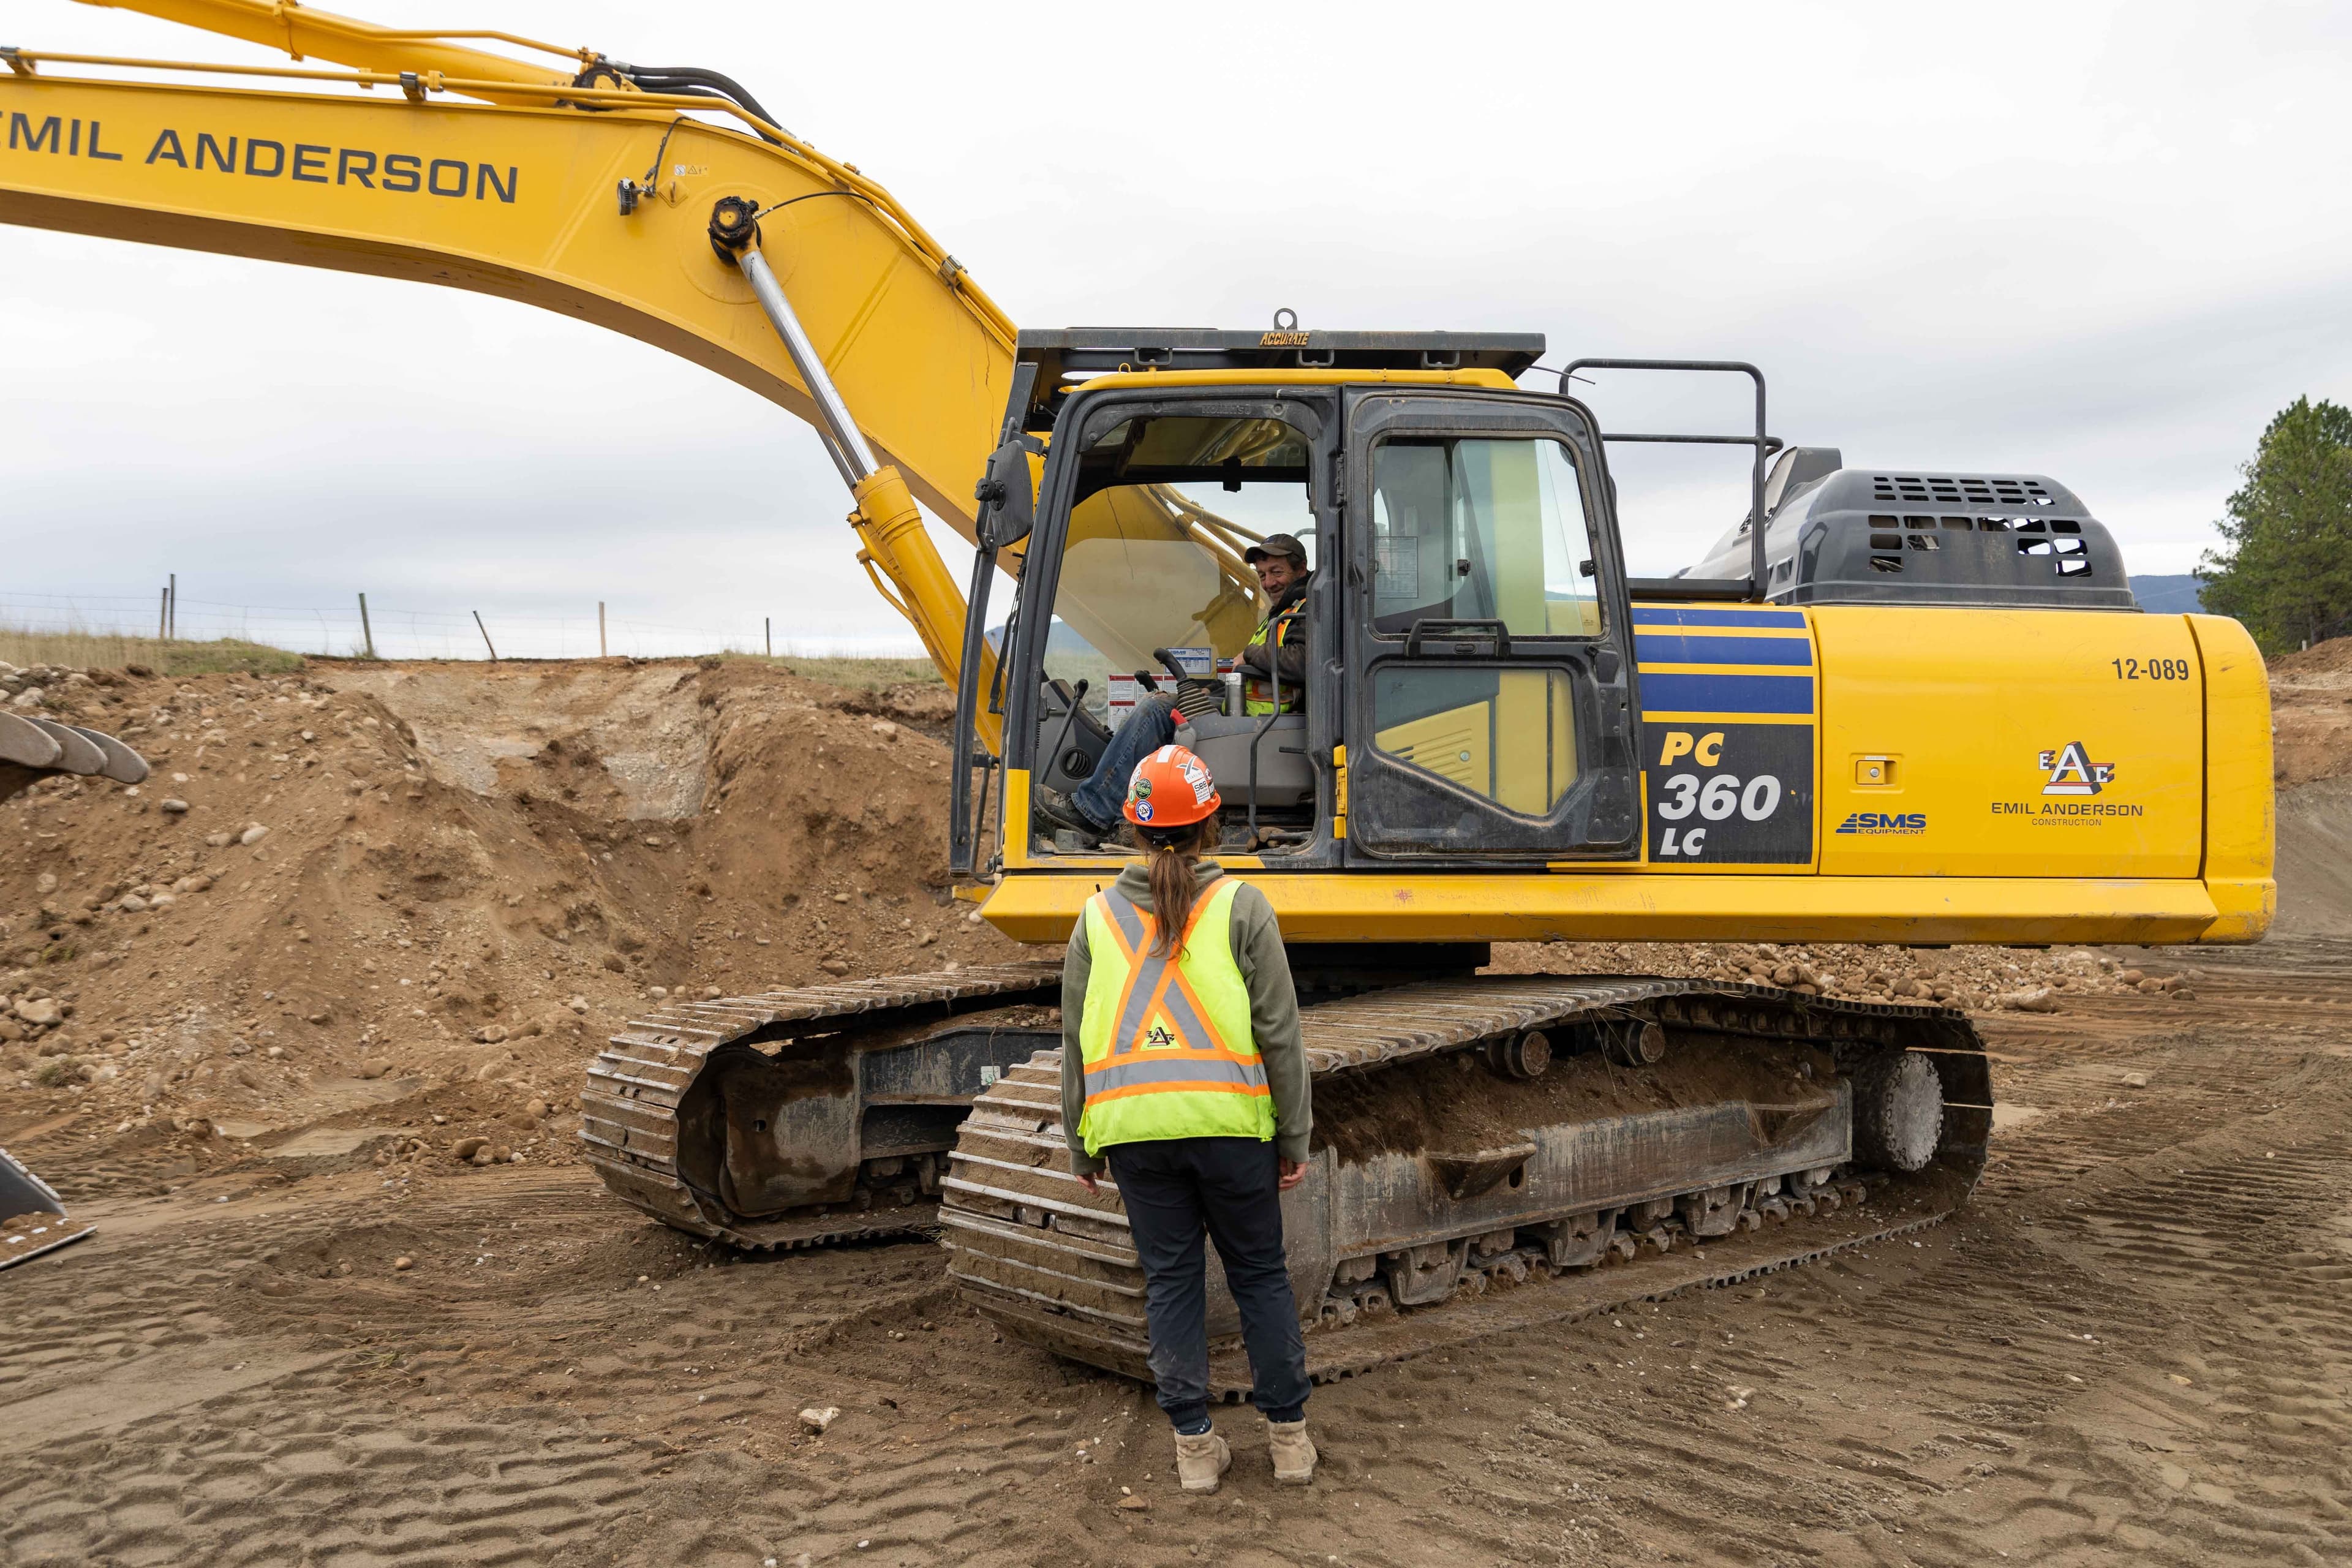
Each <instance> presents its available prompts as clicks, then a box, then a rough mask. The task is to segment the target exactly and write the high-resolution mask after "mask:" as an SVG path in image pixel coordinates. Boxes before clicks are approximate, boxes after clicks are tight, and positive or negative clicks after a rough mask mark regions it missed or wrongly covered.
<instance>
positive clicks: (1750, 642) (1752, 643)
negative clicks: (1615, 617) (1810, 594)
mask: <svg viewBox="0 0 2352 1568" xmlns="http://www.w3.org/2000/svg"><path fill="white" fill-rule="evenodd" d="M1633 658H1635V659H1636V660H1637V661H1638V662H1640V663H1643V664H1796V665H1811V663H1812V662H1813V641H1812V639H1811V637H1678V636H1676V635H1675V634H1674V633H1672V632H1638V633H1636V634H1634V637H1633Z"/></svg>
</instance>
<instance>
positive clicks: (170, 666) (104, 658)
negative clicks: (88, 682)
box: [0, 626, 303, 675]
mask: <svg viewBox="0 0 2352 1568" xmlns="http://www.w3.org/2000/svg"><path fill="white" fill-rule="evenodd" d="M0 658H5V659H6V660H7V661H8V662H9V663H10V664H14V665H35V664H54V665H60V666H63V667H64V668H68V669H121V668H126V667H127V666H130V665H134V664H136V665H142V666H144V667H145V668H148V669H151V670H152V671H154V672H155V673H156V674H158V675H219V674H222V673H225V672H226V671H230V670H241V671H244V672H246V673H247V674H251V675H286V674H289V673H291V672H292V671H294V670H298V669H300V668H302V663H303V661H302V656H301V655H300V654H299V653H289V652H287V651H286V650H285V649H284V648H278V647H263V646H262V645H261V644H259V643H250V642H242V641H239V640H238V639H237V638H236V637H222V638H220V639H219V640H217V641H215V642H164V641H162V640H160V639H158V638H155V637H116V636H113V635H111V634H109V633H105V632H34V631H26V630H23V629H21V628H19V627H16V626H0Z"/></svg>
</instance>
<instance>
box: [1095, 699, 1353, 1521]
mask: <svg viewBox="0 0 2352 1568" xmlns="http://www.w3.org/2000/svg"><path fill="white" fill-rule="evenodd" d="M1222 804H1223V802H1222V799H1221V797H1220V796H1219V795H1218V794H1217V785H1216V781H1215V780H1214V779H1213V778H1212V777H1210V776H1209V770H1208V768H1207V767H1206V766H1205V765H1204V764H1203V763H1202V761H1201V759H1200V758H1198V757H1196V756H1194V755H1193V754H1192V752H1189V751H1186V750H1185V749H1184V748H1183V747H1181V746H1174V745H1170V746H1162V747H1160V749H1159V750H1158V751H1156V752H1152V753H1151V754H1150V756H1148V757H1145V758H1144V759H1143V760H1142V761H1141V762H1140V763H1138V764H1137V765H1136V767H1135V769H1134V771H1133V773H1132V774H1131V775H1130V777H1129V781H1128V786H1127V801H1126V805H1125V806H1124V808H1123V809H1122V812H1121V815H1122V816H1125V817H1126V818H1127V820H1128V821H1129V823H1131V824H1133V825H1134V834H1135V838H1136V841H1137V844H1138V845H1139V847H1141V848H1142V850H1143V851H1144V860H1143V862H1142V863H1141V864H1134V863H1130V864H1129V866H1128V867H1127V868H1126V869H1124V870H1122V871H1121V872H1119V874H1118V880H1117V881H1116V882H1113V883H1112V884H1111V885H1110V886H1109V887H1108V888H1106V889H1103V890H1102V891H1101V892H1098V893H1097V894H1096V895H1095V896H1094V897H1093V898H1091V899H1089V900H1087V906H1086V910H1085V911H1084V912H1083V913H1082V914H1081V915H1080V916H1079V917H1078V922H1077V927H1076V930H1074V931H1072V932H1071V933H1070V945H1069V949H1068V952H1067V955H1066V957H1065V958H1064V959H1063V961H1062V1127H1063V1131H1064V1136H1065V1138H1066V1140H1067V1141H1068V1143H1069V1150H1070V1169H1071V1171H1072V1173H1074V1174H1076V1177H1077V1179H1078V1180H1079V1181H1080V1182H1081V1183H1082V1184H1085V1186H1086V1188H1087V1191H1088V1192H1090V1193H1099V1192H1100V1191H1101V1187H1100V1184H1099V1178H1100V1176H1101V1174H1102V1173H1103V1171H1104V1169H1105V1168H1106V1166H1108V1170H1109V1172H1110V1175H1111V1179H1112V1180H1113V1181H1115V1182H1116V1183H1117V1184H1118V1197H1119V1201H1120V1203H1121V1204H1122V1205H1124V1206H1125V1208H1126V1210H1127V1223H1128V1227H1129V1234H1130V1236H1131V1237H1133V1239H1134V1242H1135V1251H1136V1256H1137V1258H1139V1260H1140V1261H1141V1263H1142V1265H1143V1279H1144V1301H1143V1310H1144V1317H1145V1321H1147V1323H1148V1324H1149V1325H1150V1335H1151V1358H1150V1364H1151V1374H1152V1376H1153V1377H1154V1378H1155V1379H1156V1380H1157V1381H1158V1383H1159V1385H1160V1409H1162V1410H1164V1411H1166V1412H1167V1413H1168V1419H1169V1421H1170V1422H1171V1424H1173V1425H1174V1426H1175V1428H1176V1479H1177V1483H1178V1484H1179V1485H1180V1486H1181V1487H1182V1488H1183V1489H1184V1490H1186V1491H1188V1492H1213V1491H1215V1490H1216V1489H1217V1484H1218V1480H1219V1479H1220V1478H1221V1477H1223V1474H1224V1473H1225V1470H1226V1469H1227V1468H1229V1467H1230V1466H1231V1465H1232V1464H1233V1454H1232V1451H1231V1450H1230V1449H1229V1448H1228V1447H1226V1445H1225V1440H1224V1438H1223V1437H1222V1436H1218V1435H1217V1434H1216V1433H1215V1432H1214V1431H1213V1430H1212V1429H1211V1428H1210V1425H1209V1396H1210V1388H1209V1335H1208V1273H1207V1268H1208V1263H1207V1258H1206V1257H1205V1255H1204V1254H1203V1252H1202V1245H1201V1243H1202V1236H1203V1234H1204V1233H1205V1234H1206V1236H1207V1237H1208V1238H1209V1239H1211V1240H1213V1241H1214V1242H1215V1243H1216V1244H1217V1256H1218V1257H1219V1258H1222V1259H1223V1262H1224V1266H1225V1282H1226V1284H1227V1285H1229V1286H1230V1287H1231V1288H1232V1290H1233V1296H1234V1305H1235V1306H1237V1307H1238V1308H1240V1309H1241V1319H1242V1342H1243V1344H1244V1346H1245V1347H1246V1348H1247V1350H1248V1352H1249V1363H1250V1374H1251V1378H1252V1380H1253V1383H1254V1384H1255V1386H1254V1387H1253V1388H1252V1389H1251V1391H1250V1403H1251V1404H1252V1405H1255V1406H1257V1408H1258V1410H1259V1412H1260V1413H1261V1414H1263V1415H1265V1424H1266V1447H1267V1450H1268V1452H1269V1454H1270V1455H1271V1457H1272V1458H1273V1461H1274V1479H1276V1480H1277V1481H1281V1482H1284V1483H1286V1484H1288V1485H1293V1486H1305V1485H1306V1484H1307V1482H1309V1481H1311V1480H1313V1479H1314V1478H1315V1459H1316V1454H1315V1445H1314V1444H1313V1443H1312V1442H1310V1441H1309V1440H1308V1438H1307V1392H1308V1388H1309V1384H1308V1383H1307V1351H1306V1346H1305V1342H1304V1341H1303V1340H1302V1338H1301V1336H1300V1331H1299V1326H1298V1308H1297V1301H1296V1300H1295V1298H1294V1297H1293V1296H1292V1294H1291V1289H1290V1268H1289V1264H1288V1261H1287V1260H1286V1258H1285V1256H1284V1253H1283V1245H1282V1201H1281V1194H1283V1193H1286V1192H1287V1191H1289V1190H1290V1189H1291V1188H1293V1187H1295V1186H1297V1184H1299V1183H1300V1182H1302V1181H1304V1180H1306V1178H1307V1136H1308V1134H1309V1133H1310V1132H1311V1131H1313V1129H1314V1121H1315V1119H1314V1111H1313V1108H1312V1105H1311V1103H1310V1099H1309V1096H1310V1089H1309V1087H1308V1079H1307V1057H1306V1052H1305V1050H1304V1049H1303V1048H1302V1047H1301V1045H1300V1041H1299V1019H1298V995H1297V992H1296V991H1295V990H1293V989H1292V986H1291V981H1290V961H1289V959H1288V957H1287V956H1286V954H1285V953H1284V951H1283V946H1282V928H1281V926H1280V925H1279V924H1278V923H1277V922H1276V919H1275V913H1274V906H1273V905H1272V904H1269V903H1268V902H1267V901H1266V898H1265V894H1264V893H1262V892H1260V891H1258V889H1255V888H1254V887H1251V886H1250V885H1249V884H1247V883H1245V882H1242V881H1239V880H1237V879H1234V878H1232V877H1228V876H1226V875H1225V874H1224V871H1223V868H1222V867H1220V866H1219V865H1218V864H1217V863H1216V862H1215V861H1214V860H1211V859H1206V858H1203V855H1204V852H1205V851H1207V850H1209V849H1212V848H1213V847H1215V846H1216V842H1217V808H1218V806H1219V805H1222Z"/></svg>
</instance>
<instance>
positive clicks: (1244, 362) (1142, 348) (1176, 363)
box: [1007, 310, 1544, 435]
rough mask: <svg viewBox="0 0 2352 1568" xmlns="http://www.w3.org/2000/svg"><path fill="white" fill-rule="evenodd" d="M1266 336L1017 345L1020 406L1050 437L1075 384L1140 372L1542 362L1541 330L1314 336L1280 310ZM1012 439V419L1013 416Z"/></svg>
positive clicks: (1142, 333) (1132, 330) (1167, 330)
mask: <svg viewBox="0 0 2352 1568" xmlns="http://www.w3.org/2000/svg"><path fill="white" fill-rule="evenodd" d="M1274 323H1275V324H1274V326H1273V327H1272V328H1271V329H1269V330H1267V331H1256V332H1246V331H1242V332H1236V331H1220V330H1218V329H1215V328H1212V327H1069V328H1065V329H1062V330H1060V331H1023V332H1021V333H1020V334H1018V336H1017V337H1016V338H1015V339H1014V342H1013V364H1014V369H1013V400H1012V401H1013V409H1017V410H1018V411H1019V412H1018V415H1017V417H1019V418H1020V420H1021V422H1022V423H1021V427H1022V428H1023V429H1026V430H1044V429H1047V428H1049V427H1051V426H1052V425H1053V422H1054V412H1055V401H1056V399H1058V398H1059V397H1060V395H1062V394H1063V393H1064V392H1065V391H1066V390H1067V389H1068V387H1069V385H1070V384H1072V383H1074V382H1080V381H1087V380H1091V379H1093V378H1094V377H1096V376H1097V375H1114V374H1118V373H1119V372H1121V371H1138V370H1156V371H1173V370H1234V371H1251V370H1362V371H1376V370H1414V371H1421V370H1495V371H1500V372H1502V374H1505V375H1507V376H1510V377H1512V378H1513V379H1517V377H1518V376H1519V374H1521V373H1523V372H1525V371H1527V370H1529V369H1531V368H1533V367H1534V365H1535V363H1536V362H1537V361H1538V360H1539V359H1541V358H1543V353H1544V335H1543V334H1542V333H1541V332H1324V331H1305V330H1304V329H1302V328H1300V326H1299V325H1298V316H1297V312H1296V311H1292V310H1276V312H1275V313H1274ZM1007 414H1008V418H1007V426H1008V429H1007V434H1008V435H1009V434H1010V423H1011V419H1012V418H1013V417H1014V415H1013V410H1008V411H1007Z"/></svg>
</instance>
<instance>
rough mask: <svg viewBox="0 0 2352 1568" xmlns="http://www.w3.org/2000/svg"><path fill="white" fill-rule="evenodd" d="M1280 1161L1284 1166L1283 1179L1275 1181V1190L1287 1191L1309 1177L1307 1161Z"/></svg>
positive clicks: (1279, 1191)
mask: <svg viewBox="0 0 2352 1568" xmlns="http://www.w3.org/2000/svg"><path fill="white" fill-rule="evenodd" d="M1280 1163H1281V1166H1282V1179H1281V1180H1280V1181H1278V1182H1276V1183H1275V1184H1274V1190H1275V1191H1276V1192H1278V1193H1286V1192H1288V1191H1289V1190H1290V1189H1291V1188H1293V1187H1295V1186H1297V1184H1299V1183H1301V1182H1303V1181H1305V1180H1306V1179H1307V1162H1306V1161H1304V1160H1284V1161H1282V1162H1280Z"/></svg>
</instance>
